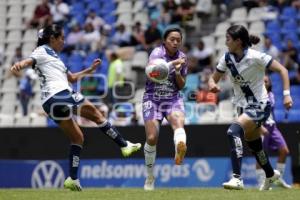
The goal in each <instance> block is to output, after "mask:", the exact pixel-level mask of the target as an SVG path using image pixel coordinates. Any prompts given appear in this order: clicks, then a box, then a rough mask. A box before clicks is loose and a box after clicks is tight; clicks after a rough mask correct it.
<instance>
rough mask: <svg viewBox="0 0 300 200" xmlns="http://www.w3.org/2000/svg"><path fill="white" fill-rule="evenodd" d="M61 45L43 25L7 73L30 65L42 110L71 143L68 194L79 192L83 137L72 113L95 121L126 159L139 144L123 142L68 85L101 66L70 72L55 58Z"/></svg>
mask: <svg viewBox="0 0 300 200" xmlns="http://www.w3.org/2000/svg"><path fill="white" fill-rule="evenodd" d="M63 45H64V32H63V29H62V27H60V26H58V25H55V24H53V25H50V26H47V27H46V28H44V29H43V30H41V31H39V35H38V47H37V48H36V49H35V50H34V51H33V52H32V54H31V56H30V57H29V58H26V59H24V60H22V61H20V62H17V63H15V64H14V65H13V66H12V67H11V71H12V72H18V71H20V70H22V69H24V68H26V67H29V66H32V67H33V68H34V69H35V71H36V72H37V73H38V75H39V78H40V85H41V92H42V95H41V98H42V104H43V109H44V111H45V112H46V113H47V114H48V116H49V117H50V118H52V119H53V120H54V121H55V122H56V123H57V124H58V125H59V127H60V128H61V129H62V130H63V131H64V133H65V134H66V135H67V136H68V137H69V139H70V141H71V146H70V152H69V153H70V154H69V177H68V178H67V179H66V180H65V182H64V186H65V187H66V188H68V189H70V190H72V191H81V189H82V188H81V185H80V182H79V179H78V167H79V162H80V152H81V150H82V146H83V141H84V136H83V133H82V131H81V130H80V127H79V126H78V124H77V123H76V122H75V121H74V120H73V118H72V115H73V114H75V115H80V116H82V117H85V118H87V119H89V120H91V121H93V122H95V123H96V124H97V125H98V127H99V129H100V130H101V131H102V132H103V133H105V135H107V136H108V137H109V138H110V139H112V140H113V141H114V142H115V143H116V144H117V145H118V146H119V147H120V149H121V152H122V154H123V156H129V155H131V154H132V153H133V152H135V151H137V150H139V149H140V148H141V144H140V143H137V144H133V143H131V142H129V141H126V140H125V139H124V138H123V137H122V135H121V134H120V133H119V132H118V131H117V130H116V128H115V127H113V126H112V125H111V124H110V123H109V122H108V121H107V119H106V118H105V117H104V116H103V115H102V114H101V113H100V112H99V110H98V109H97V108H96V107H95V106H94V105H93V104H92V103H91V102H90V101H88V100H87V99H85V98H84V97H83V95H81V94H80V93H78V92H75V91H73V89H72V88H71V87H70V86H69V82H71V83H74V82H76V81H78V80H80V79H81V77H83V76H85V75H88V74H92V73H93V72H94V71H95V70H96V69H97V67H98V66H99V65H100V64H101V60H100V59H95V60H94V62H93V63H92V64H91V66H90V67H88V68H86V69H84V70H83V71H80V72H77V73H71V72H70V71H69V70H68V69H67V68H66V66H65V65H64V63H63V62H62V61H61V60H60V58H59V57H58V55H57V53H58V52H60V51H61V50H62V49H63Z"/></svg>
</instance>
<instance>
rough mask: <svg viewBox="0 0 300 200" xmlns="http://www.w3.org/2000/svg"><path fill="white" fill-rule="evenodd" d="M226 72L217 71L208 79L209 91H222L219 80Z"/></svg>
mask: <svg viewBox="0 0 300 200" xmlns="http://www.w3.org/2000/svg"><path fill="white" fill-rule="evenodd" d="M223 75H224V74H223V73H220V72H218V71H215V72H214V73H213V74H212V75H211V77H210V78H209V80H208V88H209V91H211V92H214V93H217V92H220V87H219V86H218V82H219V81H220V79H221V78H222V76H223Z"/></svg>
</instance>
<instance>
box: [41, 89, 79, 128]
mask: <svg viewBox="0 0 300 200" xmlns="http://www.w3.org/2000/svg"><path fill="white" fill-rule="evenodd" d="M83 101H84V97H83V96H82V94H80V93H75V92H70V91H68V90H63V91H61V92H58V93H56V94H55V95H54V96H52V97H51V98H50V99H48V100H47V101H46V102H45V103H44V104H43V109H44V111H45V112H46V113H47V114H48V116H49V117H50V118H51V119H53V120H54V121H55V122H56V123H60V122H61V121H62V120H65V119H69V118H71V117H72V110H74V109H76V107H77V106H78V105H80V104H81V103H83Z"/></svg>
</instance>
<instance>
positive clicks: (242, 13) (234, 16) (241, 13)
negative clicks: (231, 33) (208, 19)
mask: <svg viewBox="0 0 300 200" xmlns="http://www.w3.org/2000/svg"><path fill="white" fill-rule="evenodd" d="M246 19H247V10H246V8H244V7H240V8H235V9H234V10H233V11H232V13H231V16H230V19H229V21H230V22H232V23H240V22H245V21H246Z"/></svg>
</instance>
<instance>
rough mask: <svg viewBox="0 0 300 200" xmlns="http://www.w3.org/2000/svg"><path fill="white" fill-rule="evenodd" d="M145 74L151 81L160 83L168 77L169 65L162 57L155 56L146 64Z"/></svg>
mask: <svg viewBox="0 0 300 200" xmlns="http://www.w3.org/2000/svg"><path fill="white" fill-rule="evenodd" d="M146 75H147V77H148V78H149V79H150V80H151V81H153V82H155V83H162V82H164V81H165V80H167V79H168V76H169V66H168V64H167V62H166V61H165V60H164V59H161V58H157V59H155V60H152V61H150V63H149V64H148V65H147V66H146Z"/></svg>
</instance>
